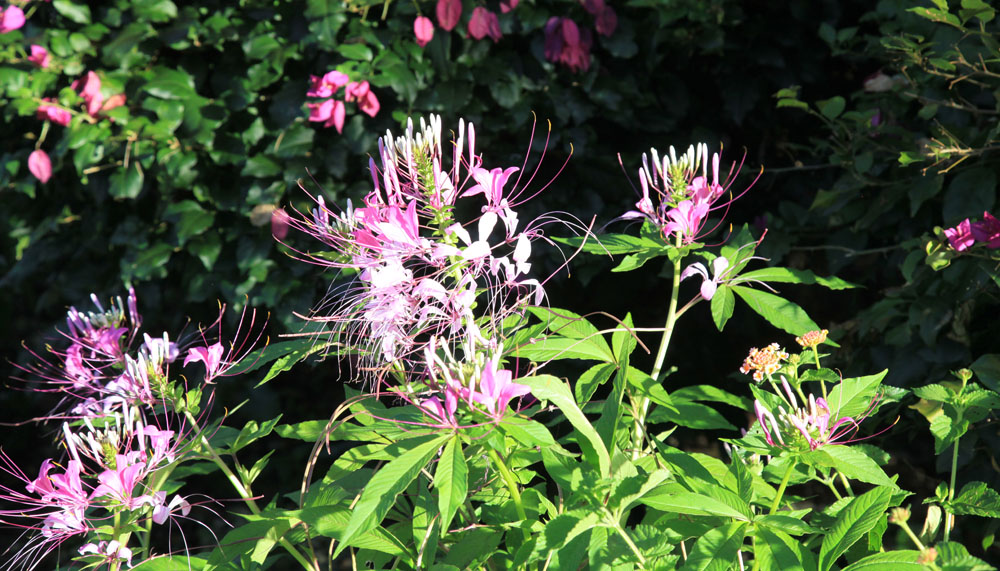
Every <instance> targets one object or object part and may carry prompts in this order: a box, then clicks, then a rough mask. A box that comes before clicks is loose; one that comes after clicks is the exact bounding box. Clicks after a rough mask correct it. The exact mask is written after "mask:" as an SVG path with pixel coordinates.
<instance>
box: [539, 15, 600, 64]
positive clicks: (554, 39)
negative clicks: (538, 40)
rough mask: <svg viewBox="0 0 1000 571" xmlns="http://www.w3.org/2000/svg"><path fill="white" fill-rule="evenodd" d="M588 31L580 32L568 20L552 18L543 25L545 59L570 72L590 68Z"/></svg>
mask: <svg viewBox="0 0 1000 571" xmlns="http://www.w3.org/2000/svg"><path fill="white" fill-rule="evenodd" d="M592 41H593V39H592V38H591V36H590V30H583V31H581V30H580V28H579V27H578V26H577V25H576V22H574V21H573V20H570V19H569V18H560V17H558V16H554V17H552V18H549V21H548V22H547V23H546V24H545V59H547V60H549V61H551V62H553V63H561V64H563V65H565V66H567V67H569V68H570V70H572V71H586V70H587V69H589V68H590V46H591V43H592Z"/></svg>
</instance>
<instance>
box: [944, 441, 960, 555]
mask: <svg viewBox="0 0 1000 571" xmlns="http://www.w3.org/2000/svg"><path fill="white" fill-rule="evenodd" d="M958 440H959V439H958V438H956V439H955V443H954V444H952V447H951V448H952V451H951V481H950V482H949V483H948V501H949V502H950V501H951V500H953V499H955V477H956V476H957V475H958ZM953 525H955V514H953V513H951V511H950V510H948V509H945V511H944V540H945V541H948V538H949V537H950V536H951V528H952V526H953Z"/></svg>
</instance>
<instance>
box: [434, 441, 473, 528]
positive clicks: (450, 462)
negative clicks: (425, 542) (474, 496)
mask: <svg viewBox="0 0 1000 571" xmlns="http://www.w3.org/2000/svg"><path fill="white" fill-rule="evenodd" d="M434 489H435V490H437V493H438V510H440V512H441V535H442V536H444V535H445V534H447V533H448V526H449V525H451V520H452V518H453V517H455V512H456V511H458V507H459V506H461V505H462V503H463V502H465V497H466V495H467V494H468V492H469V466H468V465H467V464H466V463H465V455H464V454H462V442H461V440H460V439H459V438H457V437H456V438H452V439H451V440H449V441H448V444H446V445H445V447H444V450H443V451H442V452H441V458H440V459H439V460H438V465H437V470H435V472H434Z"/></svg>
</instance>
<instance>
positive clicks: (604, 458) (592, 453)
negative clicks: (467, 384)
mask: <svg viewBox="0 0 1000 571" xmlns="http://www.w3.org/2000/svg"><path fill="white" fill-rule="evenodd" d="M517 382H518V383H520V384H522V385H525V386H527V387H528V388H530V389H531V394H532V395H533V396H534V397H535V398H537V399H539V400H547V401H549V402H551V403H552V404H554V405H555V406H556V407H557V408H558V409H559V410H560V411H562V413H563V415H565V416H566V420H568V421H569V422H570V424H572V425H573V428H575V429H576V430H577V432H579V433H580V436H582V437H583V439H582V440H581V441H580V446H581V447H582V448H583V451H584V457H586V458H587V461H588V462H590V464H591V465H593V466H594V467H595V468H597V469H598V470H600V473H601V474H602V475H607V474H609V473H610V470H611V457H610V456H609V455H608V449H607V448H605V447H604V441H602V440H601V437H600V436H599V435H598V434H597V431H596V430H594V427H593V425H591V424H590V421H589V420H587V417H586V416H584V414H583V411H582V410H580V407H578V406H577V405H576V401H575V400H573V394H572V393H570V390H569V387H568V386H566V383H564V382H562V381H560V380H559V379H557V378H556V377H553V376H552V375H538V376H536V377H523V378H520V379H518V380H517Z"/></svg>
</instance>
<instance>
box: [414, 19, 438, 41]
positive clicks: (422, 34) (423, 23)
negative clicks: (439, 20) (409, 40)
mask: <svg viewBox="0 0 1000 571" xmlns="http://www.w3.org/2000/svg"><path fill="white" fill-rule="evenodd" d="M413 35H414V36H416V38H417V45H418V46H420V47H424V46H426V45H427V44H428V43H429V42H430V41H431V38H433V37H434V23H433V22H431V19H430V18H428V17H427V16H417V19H416V20H414V21H413Z"/></svg>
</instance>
